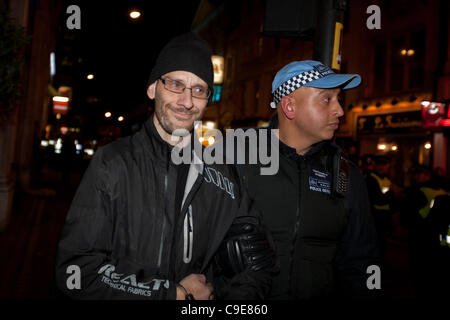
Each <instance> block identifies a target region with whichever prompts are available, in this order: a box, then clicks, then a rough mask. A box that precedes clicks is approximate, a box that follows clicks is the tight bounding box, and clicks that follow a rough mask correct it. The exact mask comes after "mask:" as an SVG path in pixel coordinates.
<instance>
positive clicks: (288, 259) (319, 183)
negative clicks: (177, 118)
mask: <svg viewBox="0 0 450 320" xmlns="http://www.w3.org/2000/svg"><path fill="white" fill-rule="evenodd" d="M272 128H273V127H272ZM259 130H266V129H259ZM269 141H270V140H269ZM238 148H239V147H238ZM268 149H269V150H270V148H268ZM335 149H336V148H335V147H333V148H330V143H329V142H321V143H319V144H317V145H315V146H314V147H313V148H312V149H311V150H310V151H309V152H308V153H307V154H306V155H305V156H299V155H297V154H296V152H295V149H291V148H289V147H287V146H283V144H282V143H281V142H280V156H279V170H278V172H277V173H276V174H275V175H261V174H260V165H240V166H238V167H239V172H240V175H241V179H242V180H243V181H244V182H245V185H246V186H247V188H248V192H249V196H250V198H251V199H252V200H253V201H254V203H255V206H256V207H257V209H258V210H259V211H260V212H261V213H262V215H263V219H264V221H265V223H266V225H267V226H268V228H269V229H270V232H271V234H272V237H273V241H274V245H275V249H276V251H277V254H278V258H279V263H280V273H279V274H278V275H277V276H276V277H275V278H274V280H273V284H272V290H271V292H270V295H269V297H270V298H271V299H314V298H324V297H333V296H334V297H354V298H363V297H364V298H371V297H379V296H380V294H379V292H377V294H374V292H375V291H376V290H377V289H376V288H377V287H376V286H374V284H375V282H376V280H375V278H374V282H372V281H371V280H369V277H370V276H372V275H374V274H375V271H373V270H375V269H376V268H377V267H379V266H380V260H379V256H378V248H377V241H376V239H377V236H376V231H375V228H374V224H373V218H372V216H371V213H370V205H369V201H368V195H367V190H366V186H365V183H364V179H363V177H362V174H361V173H360V171H359V169H358V167H357V166H356V165H354V164H351V169H350V181H349V190H348V193H347V195H346V196H345V197H343V198H339V197H333V196H332V195H331V191H332V190H331V184H330V177H331V175H332V171H331V170H330V168H328V167H327V165H326V163H327V157H328V156H332V150H335ZM238 152H239V151H238ZM369 266H375V268H374V269H372V268H369V269H368V267H369ZM378 270H380V269H378ZM379 278H380V277H378V279H379ZM367 280H369V283H371V284H372V285H370V286H369V287H370V288H372V289H371V290H369V287H368V286H367V282H368V281H367ZM378 285H379V283H378Z"/></svg>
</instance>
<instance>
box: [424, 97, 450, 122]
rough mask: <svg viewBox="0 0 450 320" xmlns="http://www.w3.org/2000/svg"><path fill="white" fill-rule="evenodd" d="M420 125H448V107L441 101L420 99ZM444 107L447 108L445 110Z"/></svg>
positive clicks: (449, 117)
mask: <svg viewBox="0 0 450 320" xmlns="http://www.w3.org/2000/svg"><path fill="white" fill-rule="evenodd" d="M421 104H422V125H423V127H424V128H432V127H448V126H450V109H449V108H448V105H446V104H445V103H441V102H431V101H422V103H421ZM446 109H449V110H447V111H446Z"/></svg>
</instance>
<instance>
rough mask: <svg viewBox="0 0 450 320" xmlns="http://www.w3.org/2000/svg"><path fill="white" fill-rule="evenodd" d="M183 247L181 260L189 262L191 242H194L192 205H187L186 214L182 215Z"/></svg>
mask: <svg viewBox="0 0 450 320" xmlns="http://www.w3.org/2000/svg"><path fill="white" fill-rule="evenodd" d="M183 233H184V248H183V261H184V263H189V262H191V259H192V244H193V242H194V239H193V238H194V224H193V219H192V206H189V210H188V214H187V215H185V216H184V232H183Z"/></svg>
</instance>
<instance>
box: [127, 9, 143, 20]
mask: <svg viewBox="0 0 450 320" xmlns="http://www.w3.org/2000/svg"><path fill="white" fill-rule="evenodd" d="M140 16H141V13H140V12H139V11H138V10H131V11H130V18H131V19H134V20H136V19H138V18H139V17H140Z"/></svg>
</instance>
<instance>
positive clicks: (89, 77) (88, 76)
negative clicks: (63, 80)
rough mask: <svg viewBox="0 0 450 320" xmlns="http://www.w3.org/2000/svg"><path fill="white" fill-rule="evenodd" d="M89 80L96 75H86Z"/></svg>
mask: <svg viewBox="0 0 450 320" xmlns="http://www.w3.org/2000/svg"><path fill="white" fill-rule="evenodd" d="M86 78H87V79H88V80H92V79H94V75H93V74H92V73H90V74H88V75H87V77H86Z"/></svg>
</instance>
